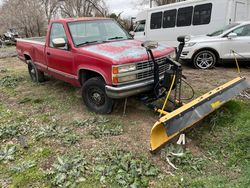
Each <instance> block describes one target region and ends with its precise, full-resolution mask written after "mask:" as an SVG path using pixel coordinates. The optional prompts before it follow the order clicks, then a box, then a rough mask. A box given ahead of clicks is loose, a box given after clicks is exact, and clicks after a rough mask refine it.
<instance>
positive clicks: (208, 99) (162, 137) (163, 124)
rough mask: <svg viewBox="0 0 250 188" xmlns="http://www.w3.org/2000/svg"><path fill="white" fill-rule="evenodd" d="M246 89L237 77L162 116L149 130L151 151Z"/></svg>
mask: <svg viewBox="0 0 250 188" xmlns="http://www.w3.org/2000/svg"><path fill="white" fill-rule="evenodd" d="M247 88H249V84H248V82H247V80H246V78H242V77H238V78H235V79H234V80H232V81H230V82H228V83H226V84H224V85H222V86H220V87H218V88H216V89H214V90H212V91H210V92H208V93H206V94H204V95H203V96H201V97H199V98H197V99H195V100H193V101H191V102H189V103H188V104H185V105H183V106H182V107H180V108H178V109H177V110H175V111H173V112H171V113H168V114H166V115H164V116H163V117H162V118H160V120H159V121H157V122H156V123H155V125H154V126H153V128H152V130H151V136H150V146H151V151H155V150H156V149H158V148H159V147H161V146H162V145H163V144H165V143H166V142H168V141H169V140H170V139H172V138H173V137H175V136H177V135H178V134H179V133H180V132H182V131H184V130H185V129H187V128H189V127H191V126H193V125H194V124H196V123H197V122H199V121H200V120H202V119H203V118H204V117H206V116H207V115H209V114H210V113H212V112H213V111H215V110H216V109H218V108H220V107H221V106H222V105H223V104H225V103H226V102H228V101H229V100H230V99H232V98H233V97H234V96H236V95H238V94H239V93H240V92H242V91H243V90H245V89H247Z"/></svg>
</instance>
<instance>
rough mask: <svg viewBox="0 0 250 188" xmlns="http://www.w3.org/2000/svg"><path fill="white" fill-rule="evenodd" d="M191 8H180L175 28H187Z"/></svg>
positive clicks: (190, 20) (189, 23) (191, 13)
mask: <svg viewBox="0 0 250 188" xmlns="http://www.w3.org/2000/svg"><path fill="white" fill-rule="evenodd" d="M192 15H193V7H191V6H190V7H185V8H180V9H179V10H178V16H177V26H178V27H183V26H189V25H191V22H192Z"/></svg>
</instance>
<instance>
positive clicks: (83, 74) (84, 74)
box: [79, 69, 105, 85]
mask: <svg viewBox="0 0 250 188" xmlns="http://www.w3.org/2000/svg"><path fill="white" fill-rule="evenodd" d="M93 77H99V78H101V79H103V80H104V78H103V76H102V75H101V74H99V73H97V72H95V71H91V70H86V69H81V70H80V72H79V81H80V83H81V85H82V84H83V83H84V82H86V81H87V80H88V79H90V78H93ZM104 81H105V80H104Z"/></svg>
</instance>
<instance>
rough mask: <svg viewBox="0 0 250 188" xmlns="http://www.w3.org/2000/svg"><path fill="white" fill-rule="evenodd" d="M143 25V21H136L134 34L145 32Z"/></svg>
mask: <svg viewBox="0 0 250 188" xmlns="http://www.w3.org/2000/svg"><path fill="white" fill-rule="evenodd" d="M145 24H146V21H145V20H142V21H138V22H137V24H136V28H135V32H143V31H145Z"/></svg>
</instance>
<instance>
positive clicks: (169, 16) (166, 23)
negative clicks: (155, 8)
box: [163, 9, 177, 28]
mask: <svg viewBox="0 0 250 188" xmlns="http://www.w3.org/2000/svg"><path fill="white" fill-rule="evenodd" d="M176 13H177V10H176V9H174V10H168V11H165V12H164V14H163V28H171V27H175V22H176Z"/></svg>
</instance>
